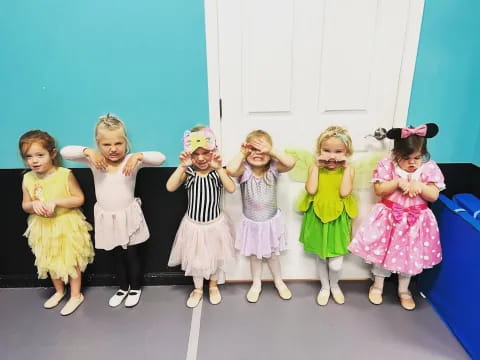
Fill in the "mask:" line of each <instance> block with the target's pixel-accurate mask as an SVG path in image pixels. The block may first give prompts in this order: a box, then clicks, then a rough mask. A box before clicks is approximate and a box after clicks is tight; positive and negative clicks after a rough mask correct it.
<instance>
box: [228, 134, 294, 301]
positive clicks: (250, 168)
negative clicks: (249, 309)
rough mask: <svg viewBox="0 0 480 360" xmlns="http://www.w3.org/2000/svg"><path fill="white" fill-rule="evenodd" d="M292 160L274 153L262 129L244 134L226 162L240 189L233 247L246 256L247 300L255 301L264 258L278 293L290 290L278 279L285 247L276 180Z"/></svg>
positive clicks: (285, 294)
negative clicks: (240, 212)
mask: <svg viewBox="0 0 480 360" xmlns="http://www.w3.org/2000/svg"><path fill="white" fill-rule="evenodd" d="M294 165H295V159H294V158H293V157H292V156H290V155H287V154H284V153H281V152H277V151H275V150H274V149H273V147H272V138H271V136H270V135H269V134H268V133H267V132H265V131H263V130H255V131H252V132H250V133H249V134H248V135H247V138H246V140H245V142H244V143H243V144H242V145H241V147H240V153H239V154H238V155H237V156H236V157H235V158H234V159H233V160H232V161H231V162H230V164H228V166H227V172H228V174H229V175H231V176H234V177H237V178H238V182H239V183H240V189H241V191H242V203H243V217H242V220H241V222H240V227H239V229H238V232H237V238H236V241H235V248H237V249H238V250H240V253H241V254H242V255H245V256H248V257H250V268H251V271H252V278H253V283H252V286H251V287H250V290H248V292H247V300H248V301H249V302H252V303H255V302H257V301H258V297H259V296H260V292H261V291H262V280H261V278H262V265H263V259H266V261H267V264H268V267H269V268H270V271H271V272H272V275H273V281H274V284H275V287H276V288H277V291H278V294H279V296H280V297H281V298H282V299H284V300H289V299H290V298H291V297H292V293H291V292H290V290H289V289H288V287H287V286H286V285H285V283H284V282H283V279H282V272H281V268H280V259H279V258H278V255H280V252H281V251H283V250H285V243H286V237H287V234H286V231H285V222H284V220H283V217H282V213H281V211H280V209H279V208H278V206H277V180H278V175H279V173H281V172H286V171H289V170H290V169H291V168H293V166H294Z"/></svg>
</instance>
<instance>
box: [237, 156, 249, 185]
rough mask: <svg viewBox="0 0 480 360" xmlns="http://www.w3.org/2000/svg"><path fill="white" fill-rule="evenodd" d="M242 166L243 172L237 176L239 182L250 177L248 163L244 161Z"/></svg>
mask: <svg viewBox="0 0 480 360" xmlns="http://www.w3.org/2000/svg"><path fill="white" fill-rule="evenodd" d="M243 167H244V168H245V171H244V172H243V174H242V176H240V177H238V178H237V181H238V183H239V184H242V183H244V182H245V181H247V180H248V179H250V176H252V168H251V167H250V164H249V163H247V162H246V161H244V162H243Z"/></svg>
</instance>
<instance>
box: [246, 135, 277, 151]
mask: <svg viewBox="0 0 480 360" xmlns="http://www.w3.org/2000/svg"><path fill="white" fill-rule="evenodd" d="M249 145H250V146H252V147H254V148H255V149H257V150H258V151H259V152H260V153H262V154H266V155H270V153H271V152H272V145H270V143H269V142H268V141H266V140H265V139H263V138H258V139H254V140H253V141H252V142H251V143H250V144H249Z"/></svg>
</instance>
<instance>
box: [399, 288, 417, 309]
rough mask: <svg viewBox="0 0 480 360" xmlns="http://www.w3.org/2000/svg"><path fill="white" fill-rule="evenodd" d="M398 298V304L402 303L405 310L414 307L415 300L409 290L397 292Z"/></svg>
mask: <svg viewBox="0 0 480 360" xmlns="http://www.w3.org/2000/svg"><path fill="white" fill-rule="evenodd" d="M398 298H399V299H400V305H402V307H403V308H404V309H405V310H413V309H415V306H416V305H415V301H414V300H413V296H412V293H411V292H410V291H407V292H401V293H398Z"/></svg>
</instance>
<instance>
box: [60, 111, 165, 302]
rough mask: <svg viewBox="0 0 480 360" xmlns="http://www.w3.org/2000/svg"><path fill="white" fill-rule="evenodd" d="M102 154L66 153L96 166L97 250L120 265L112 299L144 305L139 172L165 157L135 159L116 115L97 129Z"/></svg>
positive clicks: (79, 149)
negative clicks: (140, 250) (136, 187)
mask: <svg viewBox="0 0 480 360" xmlns="http://www.w3.org/2000/svg"><path fill="white" fill-rule="evenodd" d="M95 140H96V142H97V146H98V148H99V150H100V151H97V150H95V149H91V148H87V147H83V146H67V147H64V148H63V149H62V151H61V153H62V156H64V157H65V158H66V159H68V160H72V161H78V162H81V163H84V164H86V165H88V166H89V167H90V169H91V170H92V173H93V179H94V182H95V193H96V196H97V203H96V204H95V209H94V211H95V247H96V248H97V249H102V250H107V251H111V252H112V253H113V254H114V256H115V260H116V268H117V278H118V281H119V285H120V289H119V290H118V291H116V293H115V294H114V295H113V296H112V297H111V298H110V300H109V302H108V304H109V305H110V306H111V307H116V306H119V305H120V304H121V303H122V301H123V300H124V299H125V298H126V300H125V306H126V307H133V306H135V305H137V304H138V302H139V300H140V295H141V293H142V290H141V280H142V277H143V274H142V264H141V262H140V254H139V252H138V245H139V244H141V243H144V242H145V241H147V239H148V238H149V236H150V233H149V231H148V227H147V223H146V222H145V218H144V217H143V212H142V209H141V207H140V205H141V201H140V199H139V198H135V197H134V191H135V181H136V176H137V173H138V170H139V169H140V168H142V167H145V166H158V165H161V164H162V163H163V162H164V161H165V156H164V155H163V154H162V153H160V152H156V151H148V152H139V153H134V154H129V141H128V138H127V132H126V128H125V125H124V123H123V122H122V121H121V120H120V119H119V118H118V117H116V116H115V115H110V114H107V115H104V116H101V117H100V119H99V120H98V122H97V124H96V126H95Z"/></svg>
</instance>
